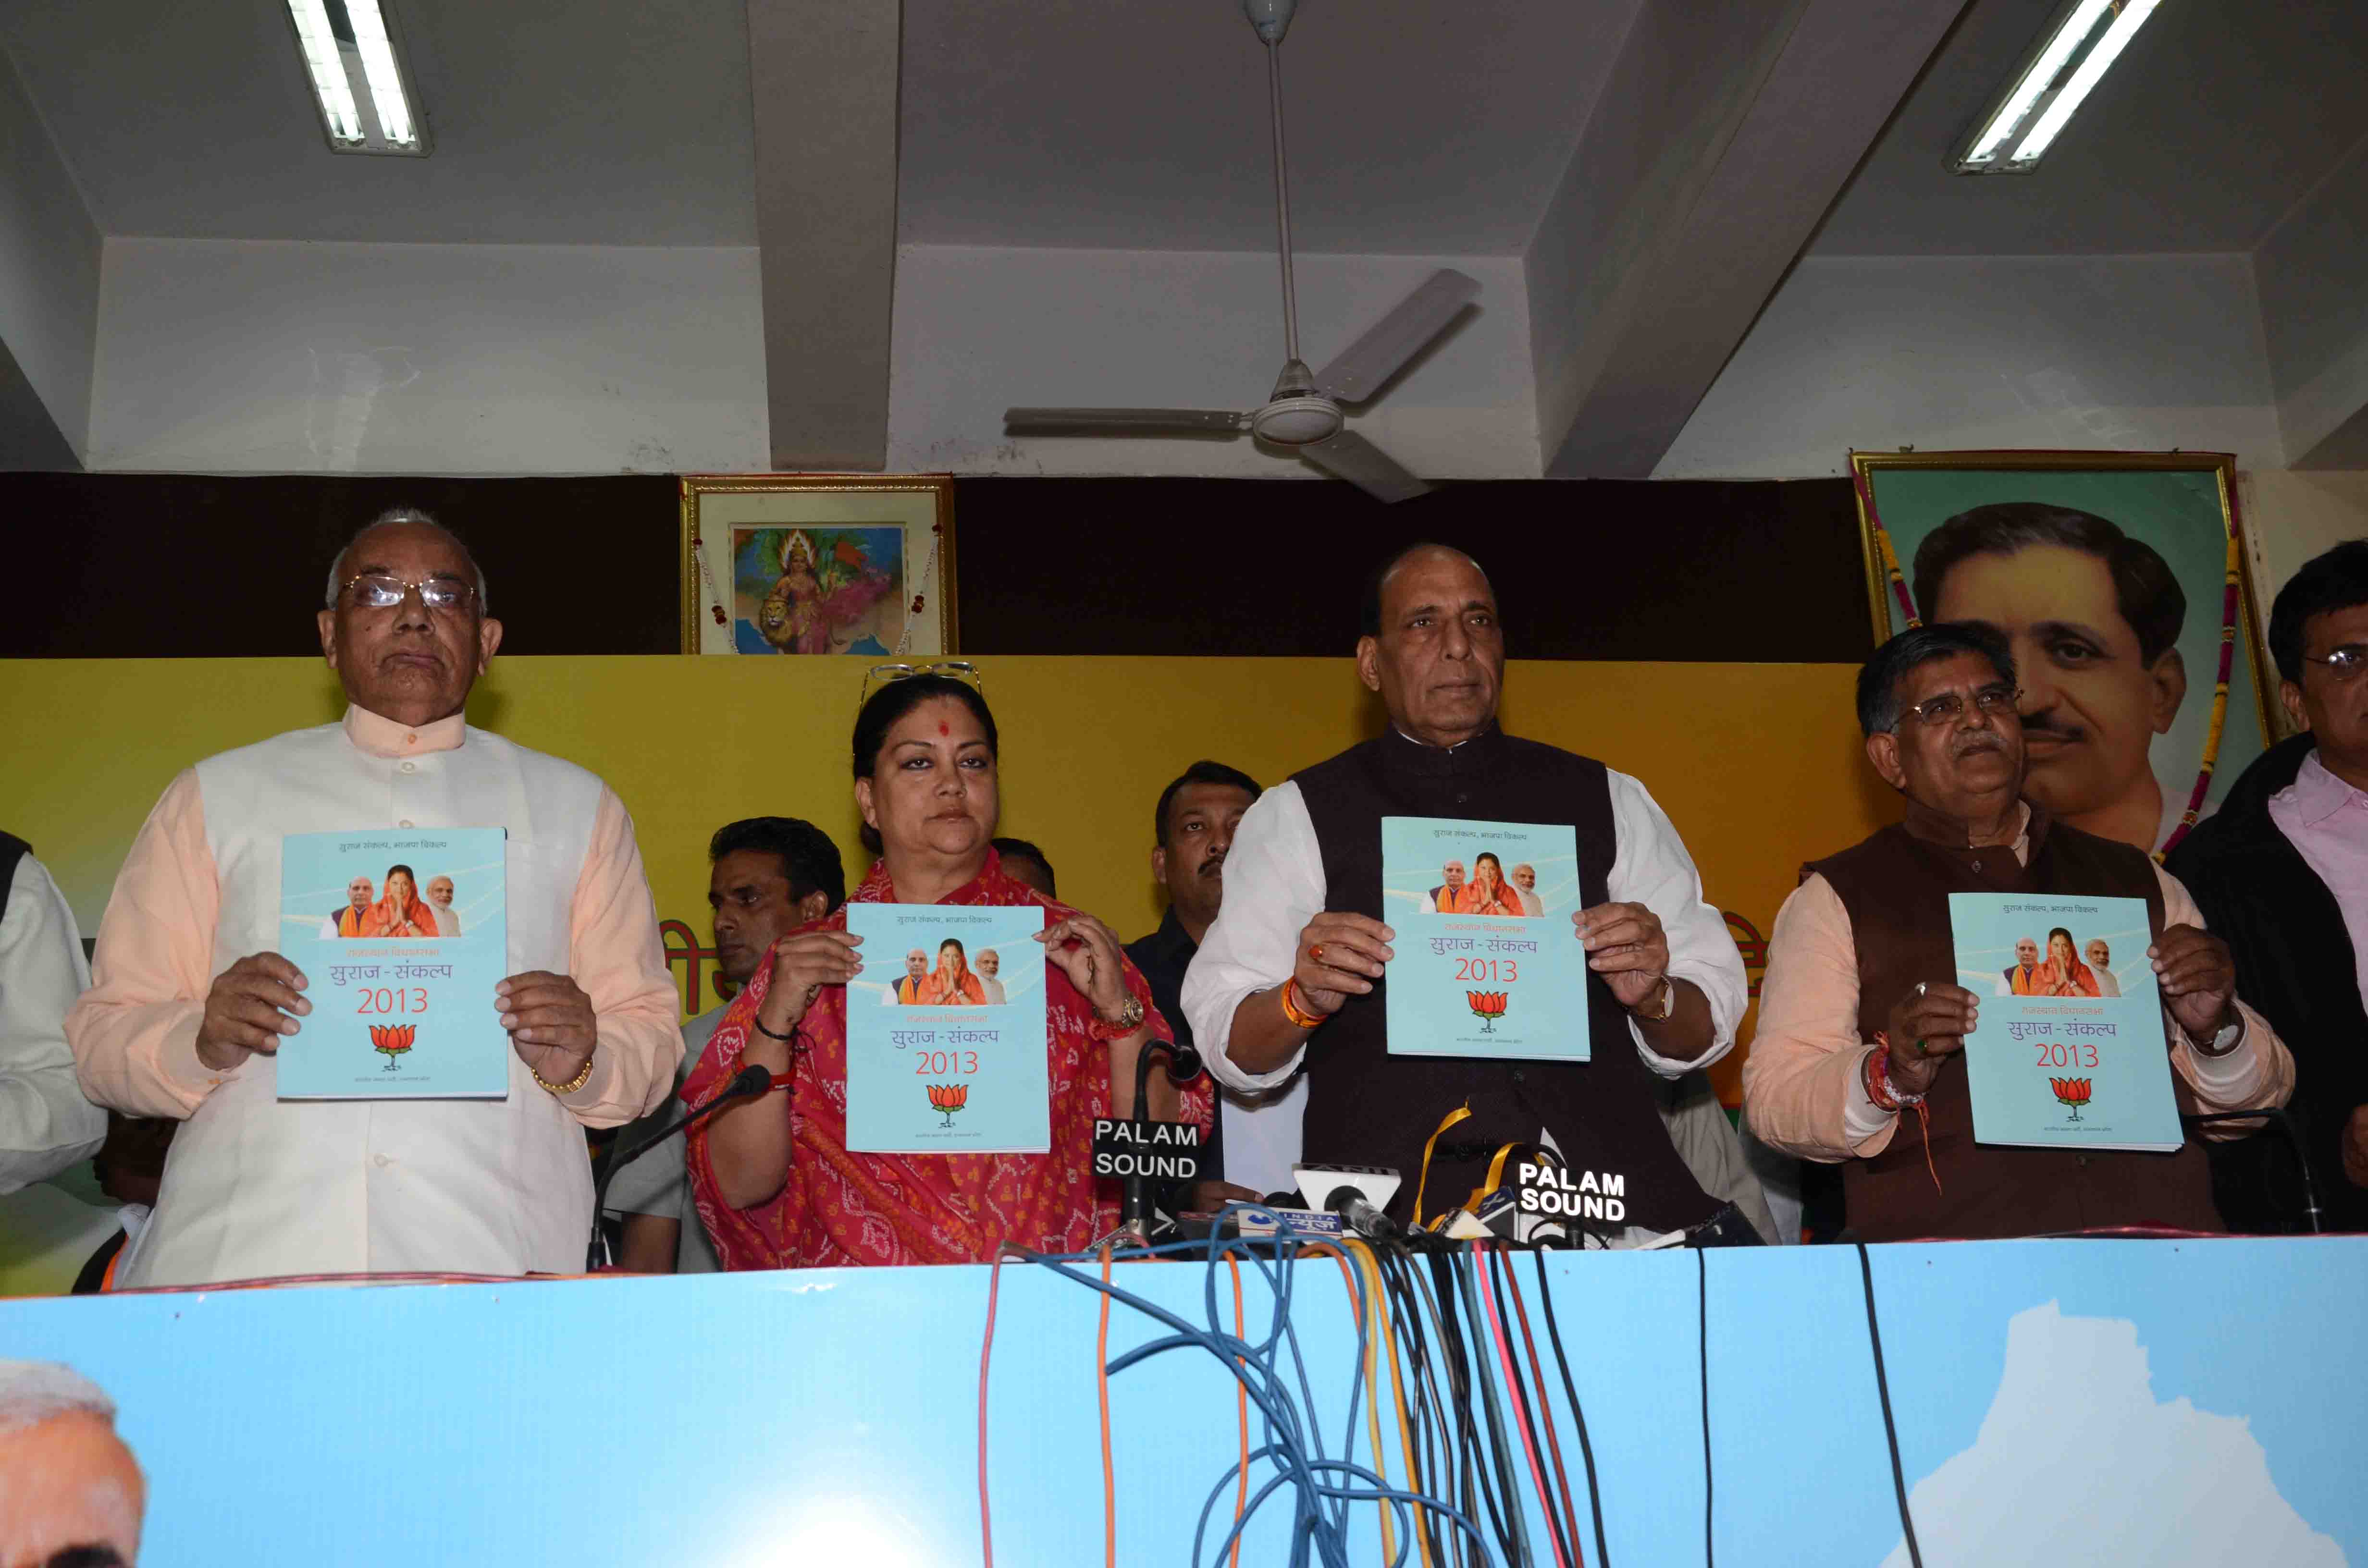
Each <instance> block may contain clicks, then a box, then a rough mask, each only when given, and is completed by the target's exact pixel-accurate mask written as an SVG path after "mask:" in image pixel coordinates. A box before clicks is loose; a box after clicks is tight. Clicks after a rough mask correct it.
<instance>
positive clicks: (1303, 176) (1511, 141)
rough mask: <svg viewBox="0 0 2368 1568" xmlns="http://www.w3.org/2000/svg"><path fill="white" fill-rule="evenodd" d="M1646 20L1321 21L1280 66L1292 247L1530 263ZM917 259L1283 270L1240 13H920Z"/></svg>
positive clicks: (1598, 15) (1395, 13)
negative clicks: (1026, 248) (1228, 255)
mask: <svg viewBox="0 0 2368 1568" xmlns="http://www.w3.org/2000/svg"><path fill="white" fill-rule="evenodd" d="M1637 3H1638V0H1553V3H1550V4H1519V5H1504V4H1480V3H1475V0H1307V3H1306V4H1305V5H1304V6H1303V7H1302V8H1301V10H1300V13H1299V17H1298V20H1297V21H1296V22H1295V23H1294V24H1293V26H1292V30H1291V34H1290V37H1289V40H1288V41H1286V42H1285V44H1284V45H1283V50H1282V64H1283V91H1284V105H1283V112H1284V124H1285V131H1286V135H1287V137H1288V140H1289V144H1290V152H1291V169H1292V219H1293V227H1294V231H1295V232H1294V234H1293V240H1294V243H1295V244H1297V245H1298V246H1299V247H1301V248H1304V249H1306V250H1312V251H1338V252H1348V253H1387V254H1396V255H1426V254H1428V255H1439V254H1445V255H1500V256H1508V255H1518V254H1519V253H1520V252H1521V251H1522V250H1523V249H1525V248H1526V247H1527V245H1528V244H1529V241H1530V236H1531V233H1532V232H1533V231H1534V230H1535V229H1536V227H1537V222H1538V219H1539V216H1540V214H1541V213H1542V212H1543V210H1544V207H1545V203H1546V199H1547V198H1548V197H1549V196H1550V195H1552V193H1553V190H1554V182H1555V180H1556V179H1557V178H1558V177H1559V176H1560V175H1561V173H1562V171H1563V169H1564V167H1565V165H1567V164H1568V163H1569V161H1570V156H1571V149H1572V148H1573V146H1574V145H1575V144H1576V143H1577V140H1578V136H1579V132H1580V131H1581V130H1582V129H1583V128H1584V126H1585V124H1586V120H1587V116H1588V110H1589V109H1590V108H1591V107H1592V106H1593V103H1594V101H1595V97H1596V95H1597V93H1598V92H1599V90H1600V88H1601V86H1602V84H1603V81H1604V79H1605V77H1606V75H1607V74H1609V72H1610V70H1611V64H1612V61H1613V59H1614V56H1615V55H1616V53H1617V51H1618V49H1619V45H1620V41H1621V40H1622V37H1623V36H1624V35H1625V34H1626V32H1627V30H1628V27H1629V24H1630V22H1631V21H1632V20H1633V19H1634V16H1635V12H1636V8H1637ZM903 93H904V102H903V123H904V133H903V138H902V146H901V150H900V152H901V157H902V160H903V163H902V167H901V170H900V178H899V187H900V190H899V212H900V222H901V227H902V233H903V237H904V238H905V240H906V241H908V242H915V243H920V244H993V245H1053V246H1094V247H1110V248H1113V249H1146V250H1154V249H1156V250H1234V251H1238V250H1267V249H1270V248H1272V247H1273V245H1274V243H1275V233H1274V195H1273V186H1272V177H1273V176H1272V174H1271V168H1272V155H1271V153H1270V151H1269V132H1268V112H1267V69H1266V51H1265V49H1264V47H1263V46H1262V45H1260V44H1259V42H1258V37H1257V35H1256V34H1255V33H1253V32H1252V31H1251V30H1250V27H1249V24H1248V23H1247V21H1245V20H1244V19H1243V17H1242V8H1241V6H1240V5H1239V3H1238V0H1028V3H1014V0H998V3H993V4H988V3H982V0H905V72H904V83H903Z"/></svg>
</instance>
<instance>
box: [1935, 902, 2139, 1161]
mask: <svg viewBox="0 0 2368 1568" xmlns="http://www.w3.org/2000/svg"><path fill="white" fill-rule="evenodd" d="M1949 924H1950V927H1951V931H1952V935H1953V937H1954V938H1955V943H1956V949H1957V983H1958V984H1960V985H1962V986H1964V988H1965V989H1966V990H1968V991H1971V992H1972V993H1974V994H1975V995H1976V996H1978V997H1980V998H1981V1022H1980V1023H1979V1024H1977V1025H1976V1026H1975V1029H1974V1032H1973V1033H1972V1034H1970V1035H1968V1036H1966V1037H1965V1083H1966V1086H1967V1088H1968V1089H1969V1090H1970V1091H1971V1093H1972V1096H1973V1107H1974V1137H1975V1139H1976V1140H1977V1141H1979V1142H1984V1143H2019V1144H2026V1145H2030V1146H2032V1147H2036V1148H2048V1149H2062V1148H2079V1147H2086V1148H2096V1149H2145V1150H2152V1151H2156V1152H2165V1151H2169V1150H2173V1149H2176V1148H2178V1147H2179V1146H2180V1143H2181V1142H2184V1141H2185V1140H2184V1137H2183V1135H2182V1133H2181V1132H2180V1125H2179V1106H2178V1103H2177V1101H2176V1100H2175V1099H2174V1098H2173V1097H2172V1094H2171V1085H2170V1054H2169V1044H2168V1041H2167V1040H2166V1038H2165V1036H2164V1034H2163V1018H2162V998H2161V996H2160V994H2158V993H2157V991H2156V990H2155V983H2154V967H2153V965H2152V963H2151V962H2150V961H2149V960H2147V958H2146V947H2147V945H2148V944H2149V943H2150V942H2151V941H2152V940H2153V937H2152V936H2151V935H2150V934H2149V932H2148V929H2147V926H2146V901H2145V900H2143V899H2135V898H2041V897H2036V896H2032V895H2031V894H2026V893H1975V892H1957V893H1951V894H1950V895H1949Z"/></svg>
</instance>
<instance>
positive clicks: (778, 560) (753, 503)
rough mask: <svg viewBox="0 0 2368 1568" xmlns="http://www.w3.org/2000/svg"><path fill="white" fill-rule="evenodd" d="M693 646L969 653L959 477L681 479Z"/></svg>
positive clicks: (685, 643) (685, 586)
mask: <svg viewBox="0 0 2368 1568" xmlns="http://www.w3.org/2000/svg"><path fill="white" fill-rule="evenodd" d="M681 483H682V564H681V571H682V651H683V652H684V653H717V654H829V653H855V654H860V655H863V656H865V657H870V658H905V657H910V656H923V657H933V656H939V655H943V654H947V653H954V652H957V651H958V642H957V631H956V628H957V626H958V624H959V623H958V620H957V617H956V611H955V575H954V517H953V502H954V483H953V476H952V475H951V474H876V473H734V474H686V475H684V476H683V479H682V482H681Z"/></svg>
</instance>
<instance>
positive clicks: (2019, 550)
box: [1850, 451, 2273, 850]
mask: <svg viewBox="0 0 2368 1568" xmlns="http://www.w3.org/2000/svg"><path fill="white" fill-rule="evenodd" d="M1850 473H1851V478H1852V480H1853V482H1854V483H1855V485H1856V487H1857V491H1858V513H1859V524H1860V532H1861V543H1862V544H1863V546H1864V549H1865V567H1866V592H1867V604H1868V608H1869V610H1870V611H1871V613H1872V614H1873V621H1874V635H1875V640H1876V641H1877V642H1881V641H1883V640H1884V639H1885V638H1888V637H1890V636H1892V635H1893V634H1895V633H1896V632H1898V631H1904V630H1905V629H1907V627H1908V626H1911V625H1916V624H1919V623H1921V622H1924V621H1934V620H1970V621H1979V622H1982V623H1984V624H1986V625H1988V626H1991V627H1993V628H1995V629H1996V630H1997V631H1999V632H2001V633H2002V634H2004V636H2005V637H2006V639H2007V642H2008V644H2009V647H2010V648H2011V649H2012V650H2013V653H2014V660H2015V675H2016V680H2017V684H2018V685H2019V686H2020V687H2021V696H2020V698H2019V699H2018V700H2017V704H2016V706H2017V707H2018V708H2019V709H2020V710H2021V715H2022V728H2023V737H2024V745H2025V748H2026V751H2027V753H2028V756H2029V759H2030V772H2029V775H2028V781H2027V784H2026V786H2025V788H2026V792H2027V794H2028V796H2029V798H2030V799H2031V800H2032V801H2036V802H2038V803H2039V804H2041V805H2044V806H2045V807H2046V808H2047V809H2048V810H2049V811H2050V812H2054V813H2055V815H2057V816H2058V817H2060V818H2062V819H2063V820H2065V821H2066V822H2069V823H2071V824H2073V825H2074V826H2076V827H2079V828H2083V829H2085V830H2087V831H2088V832H2090V833H2094V834H2098V835H2100V836H2103V837H2107V838H2113V839H2119V840H2121V841H2122V842H2123V843H2126V844H2135V845H2136V846H2139V847H2140V848H2143V849H2147V850H2159V849H2165V848H2168V847H2169V846H2170V845H2171V844H2173V843H2175V842H2177V840H2178V838H2179V837H2180V835H2181V834H2183V833H2184V832H2185V830H2186V828H2187V826H2189V825H2190V824H2192V823H2194V822H2195V821H2197V820H2198V819H2199V818H2201V817H2203V816H2207V815H2209V814H2210V813H2211V812H2212V811H2213V810H2214V808H2215V807H2217V805H2218V804H2219V801H2220V800H2221V798H2222V797H2223V796H2224V795H2226V792H2227V788H2228V786H2229V784H2231V783H2232V782H2234V781H2235V779H2236V778H2237V775H2238V774H2240V773H2242V772H2243V771H2244V769H2245V767H2246V765H2247V764H2248V763H2250V762H2251V761H2252V760H2253V759H2254V758H2255V757H2257V756H2260V754H2261V751H2262V749H2263V748H2264V747H2265V746H2266V745H2267V744H2269V743H2270V741H2271V739H2272V738H2273V732H2272V730H2271V719H2270V713H2269V709H2268V706H2267V701H2266V698H2265V695H2264V694H2265V692H2266V691H2267V689H2268V687H2267V684H2266V682H2265V680H2264V678H2263V671H2264V669H2265V668H2266V662H2265V660H2264V658H2263V651H2262V646H2261V639H2260V630H2259V628H2258V627H2257V626H2256V625H2255V624H2254V620H2253V614H2252V606H2251V603H2250V600H2249V597H2248V589H2247V584H2246V575H2245V572H2246V568H2245V551H2244V548H2243V543H2242V536H2241V534H2240V532H2239V530H2238V527H2237V513H2236V500H2235V497H2236V460H2235V459H2234V458H2233V457H2230V456H2229V455H2227V454H2226V453H2214V452H2171V453H2158V452H2011V451H2001V452H1899V453H1893V452H1852V453H1851V454H1850Z"/></svg>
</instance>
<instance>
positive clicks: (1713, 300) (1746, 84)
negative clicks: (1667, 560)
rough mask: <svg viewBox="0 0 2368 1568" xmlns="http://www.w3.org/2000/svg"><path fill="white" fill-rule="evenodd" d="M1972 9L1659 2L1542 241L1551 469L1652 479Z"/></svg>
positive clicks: (1534, 347) (1793, 1) (1542, 431)
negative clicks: (1952, 29) (1963, 13)
mask: <svg viewBox="0 0 2368 1568" xmlns="http://www.w3.org/2000/svg"><path fill="white" fill-rule="evenodd" d="M1963 6H1964V0H1647V3H1646V5H1645V7H1644V9H1643V10H1642V11H1640V12H1639V13H1638V15H1637V19H1636V25H1635V27H1634V28H1632V29H1631V31H1630V33H1629V36H1628V39H1627V41H1626V42H1625V43H1624V44H1623V45H1622V51H1621V58H1620V61H1619V63H1618V65H1617V66H1615V68H1614V72H1613V76H1612V80H1611V83H1610V84H1609V85H1607V87H1606V89H1605V91H1604V94H1603V97H1602V98H1601V100H1600V103H1599V105H1598V107H1597V109H1596V112H1595V114H1594V116H1593V117H1592V118H1591V119H1590V120H1589V121H1588V127H1587V130H1586V131H1585V133H1584V135H1583V136H1582V138H1581V140H1580V142H1579V146H1578V149H1577V153H1575V154H1574V156H1573V158H1572V160H1571V165H1570V167H1569V168H1568V169H1567V170H1565V174H1564V176H1563V182H1562V185H1561V187H1559V189H1558V190H1557V192H1556V194H1555V197H1554V200H1553V201H1552V203H1550V205H1549V206H1548V209H1547V211H1546V215H1545V218H1544V219H1543V222H1541V224H1540V226H1539V232H1538V233H1537V235H1536V236H1535V238H1534V239H1533V240H1532V242H1531V247H1530V252H1529V256H1528V257H1527V262H1528V267H1529V278H1530V310H1531V353H1532V361H1533V363H1534V365H1535V367H1536V373H1537V378H1538V436H1539V447H1540V450H1541V454H1542V456H1543V458H1544V460H1545V463H1544V467H1545V472H1547V473H1548V474H1550V475H1554V476H1565V477H1576V476H1597V477H1607V478H1608V477H1642V476H1645V475H1647V474H1650V473H1651V472H1653V469H1654V466H1655V465H1656V463H1657V462H1658V461H1659V460H1660V458H1661V456H1662V454H1663V453H1664V452H1666V451H1668V449H1669V447H1670V445H1671V444H1672V443H1673V442H1674V441H1675V440H1676V439H1677V437H1678V434H1679V431H1680V430H1682V429H1683V428H1684V426H1685V423H1686V420H1687V418H1688V416H1690V415H1691V414H1692V412H1693V410H1694V406H1695V404H1696V403H1699V402H1700V401H1701V400H1702V394H1703V393H1704V392H1707V391H1708V390H1709V389H1710V386H1711V383H1712V382H1713V381H1715V380H1716V379H1717V376H1718V372H1719V370H1720V369H1721V368H1722V367H1723V366H1724V365H1725V363H1726V360H1727V358H1728V356H1729V355H1730V354H1732V353H1733V352H1734V350H1735V347H1736V345H1737V344H1739V343H1741V342H1742V340H1743V337H1744V335H1745V334H1746V333H1747V332H1748V331H1749V330H1750V327H1751V324H1752V321H1753V320H1754V318H1756V317H1757V315H1758V314H1759V309H1760V307H1761V306H1762V305H1763V304H1765V303H1766V301H1767V300H1768V297H1769V296H1770V294H1772V293H1773V292H1774V291H1775V289H1776V286H1777V284H1778V283H1779V282H1781V281H1782V278H1783V277H1784V274H1785V272H1786V270H1787V269H1788V268H1789V267H1791V266H1792V264H1793V258H1794V257H1795V256H1798V255H1799V254H1800V252H1801V249H1802V247H1803V246H1804V244H1806V243H1807V242H1808V240H1809V238H1810V236H1811V234H1812V233H1815V231H1816V226H1817V223H1818V222H1819V221H1820V220H1821V219H1822V218H1823V217H1824V216H1825V213H1826V210H1827V209H1828V208H1829V207H1830V206H1831V205H1832V204H1833V201H1834V199H1835V198H1836V197H1837V196H1838V195H1839V193H1840V192H1841V190H1842V188H1843V187H1844V186H1846V185H1847V184H1848V183H1849V181H1850V174H1851V172H1852V170H1854V169H1855V168H1856V167H1857V166H1858V163H1859V160H1860V159H1861V157H1863V156H1864V155H1865V153H1866V150H1867V149H1868V148H1869V147H1871V146H1873V143H1874V140H1875V138H1876V137H1877V136H1878V135H1879V134H1880V133H1881V131H1882V130H1883V127H1884V122H1885V121H1886V120H1887V119H1889V118H1890V116H1891V112H1892V110H1893V109H1894V108H1896V106H1897V104H1898V102H1899V100H1900V98H1901V97H1904V96H1905V95H1906V93H1907V89H1908V87H1909V86H1910V85H1912V84H1913V83H1914V82H1915V80H1916V77H1917V74H1918V72H1920V71H1921V70H1922V69H1923V67H1924V64H1925V62H1927V61H1928V60H1930V58H1931V55H1932V52H1933V51H1934V50H1936V49H1937V48H1938V47H1939V46H1940V43H1941V39H1942V38H1943V36H1944V35H1945V34H1946V33H1947V31H1948V29H1949V26H1950V24H1951V23H1952V21H1954V20H1955V18H1956V16H1957V13H1958V12H1959V11H1960V10H1961V9H1962V8H1963Z"/></svg>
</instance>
